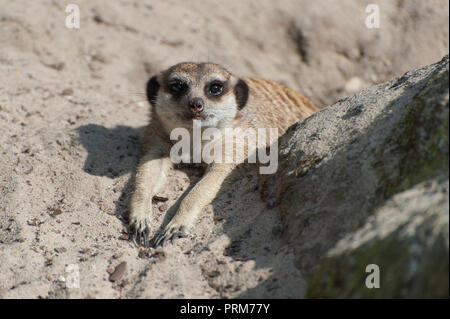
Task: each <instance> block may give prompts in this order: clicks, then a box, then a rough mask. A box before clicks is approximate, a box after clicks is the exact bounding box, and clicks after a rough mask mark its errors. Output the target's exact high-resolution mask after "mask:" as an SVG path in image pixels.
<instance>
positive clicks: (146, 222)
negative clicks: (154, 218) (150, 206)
mask: <svg viewBox="0 0 450 319" xmlns="http://www.w3.org/2000/svg"><path fill="white" fill-rule="evenodd" d="M129 226H130V229H131V230H132V231H133V232H134V238H135V241H136V243H137V244H138V245H143V246H148V244H149V234H150V214H148V213H140V214H137V213H133V214H131V215H130V222H129Z"/></svg>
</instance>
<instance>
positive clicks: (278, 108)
mask: <svg viewBox="0 0 450 319" xmlns="http://www.w3.org/2000/svg"><path fill="white" fill-rule="evenodd" d="M146 94H147V99H148V101H149V102H150V105H151V111H150V123H149V125H148V126H147V127H146V129H145V132H144V136H143V143H142V144H143V156H142V158H141V160H140V162H139V165H138V168H137V172H136V178H135V189H134V193H133V194H132V196H131V201H130V215H129V225H130V228H131V229H133V230H134V231H135V236H136V241H137V242H138V243H139V244H143V245H146V246H147V245H148V244H151V245H153V246H154V247H155V246H159V245H164V244H165V243H166V241H167V240H170V241H172V240H173V239H176V238H180V237H186V236H188V235H189V234H191V232H192V230H193V227H194V223H195V221H196V219H197V216H198V215H199V213H200V212H201V211H202V209H203V208H204V207H205V206H206V205H208V204H209V203H211V202H212V200H213V199H214V198H215V196H216V195H217V193H218V192H219V190H220V188H221V186H222V184H223V182H224V180H225V179H226V177H227V176H228V175H229V174H230V173H231V171H232V170H233V169H234V168H235V167H236V165H237V164H234V163H216V162H213V163H210V164H209V165H207V167H206V170H205V173H204V176H203V177H202V178H201V180H200V181H199V182H198V183H197V184H196V185H195V186H194V187H193V188H192V189H191V190H190V192H189V193H188V194H187V195H186V197H185V198H184V199H183V200H182V201H181V203H180V206H179V208H178V211H177V212H176V214H175V215H174V217H173V218H172V219H171V221H170V222H169V223H168V224H167V226H166V227H165V228H164V229H163V231H162V232H159V233H158V234H157V235H156V236H155V237H154V239H153V241H152V242H151V243H150V241H149V234H150V228H151V226H152V197H153V196H154V195H155V194H156V193H157V192H158V190H159V188H160V187H161V185H162V184H163V183H164V180H165V177H166V173H167V171H168V170H169V168H170V167H171V166H172V165H173V163H172V161H171V159H170V157H169V154H170V149H171V147H172V146H173V141H171V140H170V138H169V137H170V133H171V131H172V130H173V129H175V128H179V127H183V128H186V129H188V130H192V128H193V120H197V121H200V124H201V128H202V129H204V128H207V127H214V128H218V129H221V130H223V129H224V128H243V129H245V128H277V129H278V136H280V135H282V134H283V133H284V132H285V131H286V130H287V128H288V127H289V126H291V125H292V124H294V123H296V122H298V121H299V120H301V119H304V118H306V117H308V116H310V115H312V114H313V113H315V112H317V111H318V110H319V108H318V107H317V106H316V105H314V104H313V103H312V102H311V101H310V100H309V99H308V98H307V97H305V96H304V95H302V94H300V93H298V92H296V91H294V90H293V89H290V88H288V87H287V86H285V85H282V84H279V83H276V82H272V81H267V80H263V79H258V78H239V77H237V76H235V75H233V74H232V73H230V72H229V71H227V70H226V69H225V68H223V67H222V66H220V65H218V64H213V63H192V62H184V63H179V64H176V65H174V66H172V67H170V68H169V69H167V70H165V71H162V72H161V73H159V74H157V75H155V76H152V77H151V78H150V80H149V81H148V82H147V90H146Z"/></svg>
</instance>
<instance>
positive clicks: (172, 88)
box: [167, 79, 188, 97]
mask: <svg viewBox="0 0 450 319" xmlns="http://www.w3.org/2000/svg"><path fill="white" fill-rule="evenodd" d="M167 89H168V91H169V93H170V94H172V95H173V96H175V97H179V96H181V95H182V94H183V93H184V92H186V91H187V89H188V85H187V83H186V82H184V81H183V80H180V79H173V80H170V81H169V83H167Z"/></svg>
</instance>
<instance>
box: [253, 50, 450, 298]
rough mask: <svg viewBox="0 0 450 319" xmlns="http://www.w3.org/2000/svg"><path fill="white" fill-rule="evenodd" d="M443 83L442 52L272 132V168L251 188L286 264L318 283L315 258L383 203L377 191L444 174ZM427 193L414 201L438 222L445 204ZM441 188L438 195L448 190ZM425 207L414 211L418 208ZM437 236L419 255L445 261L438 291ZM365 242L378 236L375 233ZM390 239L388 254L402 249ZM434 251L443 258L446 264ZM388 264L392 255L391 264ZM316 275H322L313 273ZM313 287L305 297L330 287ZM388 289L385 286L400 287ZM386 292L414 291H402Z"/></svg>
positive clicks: (396, 227) (388, 192)
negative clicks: (275, 219)
mask: <svg viewBox="0 0 450 319" xmlns="http://www.w3.org/2000/svg"><path fill="white" fill-rule="evenodd" d="M448 85H449V76H448V56H446V57H444V58H443V59H442V60H441V61H440V62H438V63H435V64H433V65H430V66H427V67H424V68H422V69H418V70H414V71H411V72H408V73H406V74H405V75H403V76H402V77H399V78H397V79H394V80H392V81H390V82H387V83H384V84H380V85H377V86H374V87H371V88H368V89H366V90H363V91H362V92H360V93H358V94H355V95H353V96H350V97H348V98H346V99H343V100H340V101H338V102H337V103H336V104H334V105H332V106H329V107H327V108H325V109H324V110H322V111H320V112H319V113H317V114H315V115H314V116H312V117H310V118H308V119H306V120H304V121H302V122H299V123H297V124H296V125H294V126H293V127H291V128H290V129H289V130H288V132H287V133H286V134H285V135H284V136H283V137H282V138H281V139H280V141H279V146H280V148H279V169H278V172H277V173H276V174H274V175H267V176H264V175H263V176H261V179H260V187H259V189H260V192H261V196H262V198H263V199H264V200H266V201H267V202H268V203H271V204H273V203H275V204H276V205H278V206H279V210H280V214H281V218H282V222H283V236H284V238H285V239H286V240H287V241H288V242H290V243H291V244H292V245H293V246H294V248H295V254H296V258H295V260H296V265H297V266H298V267H299V268H300V269H301V270H302V271H303V273H304V274H305V275H307V276H309V275H313V273H314V271H315V272H316V274H315V276H312V277H311V278H315V280H316V281H315V282H320V280H319V281H317V280H318V279H317V271H321V269H322V271H323V270H324V269H328V270H330V271H335V270H336V269H335V268H327V267H326V266H323V265H322V266H321V267H319V269H317V265H318V264H319V262H320V261H321V259H322V258H323V257H324V256H325V255H326V254H327V252H330V251H331V250H332V249H333V248H335V246H336V244H337V243H338V242H339V241H340V240H342V239H343V238H344V237H345V236H348V235H349V234H351V233H353V232H355V231H357V230H358V229H360V228H361V227H367V223H370V219H368V218H369V217H370V216H372V215H373V214H374V212H375V211H377V208H378V209H381V210H383V208H380V207H383V205H390V204H389V202H386V200H388V199H389V198H391V197H392V196H393V195H395V194H397V193H399V192H402V191H405V190H408V189H411V188H412V187H414V186H415V185H417V184H418V183H420V182H422V181H425V180H429V179H432V178H433V177H436V176H444V177H445V178H446V179H448V156H449V154H448V151H449V145H448V117H449V111H448V110H449V108H448V94H449V89H448ZM445 178H444V179H445ZM447 189H448V187H447ZM411 192H413V193H414V191H413V190H411ZM415 192H417V190H416V191H415ZM427 192H428V191H427V190H426V189H423V193H422V194H421V195H420V196H421V198H422V197H423V198H422V201H423V203H427V202H429V203H430V206H429V209H431V207H437V208H436V209H435V210H436V214H438V215H439V216H440V217H439V218H438V220H442V219H443V220H445V218H446V220H447V225H448V209H447V210H445V209H438V208H439V207H441V206H439V205H437V206H436V205H435V203H434V202H433V201H432V200H431V199H430V198H429V196H428V195H427V194H428V193H427ZM405 196H406V195H405ZM417 196H419V195H417ZM445 196H446V197H447V198H448V192H447V193H446V194H445ZM445 196H444V197H445ZM418 198H419V197H418ZM447 202H448V199H447ZM433 205H435V206H433ZM418 207H419V206H418ZM425 207H428V206H427V205H425ZM404 211H407V212H408V214H412V211H410V210H409V208H408V207H406V206H405V207H402V208H399V209H398V210H397V213H391V214H394V215H395V214H402V212H404ZM426 212H427V210H422V213H423V214H426ZM411 216H412V215H411ZM445 216H446V217H445ZM424 223H427V222H425V221H424ZM364 225H365V226H364ZM381 225H384V224H380V226H379V227H380V228H382V227H384V226H381ZM411 225H415V227H417V229H414V231H413V232H412V234H413V235H411V236H412V237H414V236H419V233H420V232H419V228H420V225H422V224H421V223H413V224H411ZM430 225H431V224H430ZM391 226H392V228H393V229H392V230H391V232H392V233H398V232H399V231H400V228H401V227H403V226H402V224H401V223H398V224H393V225H391ZM411 227H412V226H411ZM427 227H428V226H427ZM429 227H431V226H429ZM447 228H448V226H447ZM376 231H382V229H378V230H376ZM376 231H375V230H374V232H376ZM432 234H436V236H438V234H441V233H440V232H436V233H433V232H432ZM439 236H440V235H439ZM436 240H437V239H436ZM445 240H446V247H447V248H446V249H444V251H445V252H446V253H445V254H443V255H442V254H441V253H442V252H443V251H442V250H439V252H440V253H439V254H437V255H435V254H432V253H431V252H429V251H428V250H427V249H425V250H424V252H423V255H422V256H421V257H423V258H425V257H424V256H428V254H431V256H432V257H433V260H432V261H429V263H430V265H436V266H438V265H439V264H441V265H442V264H443V265H444V268H445V267H446V275H447V280H446V287H447V288H446V295H447V296H448V235H447V237H446V239H445ZM402 242H403V241H402ZM371 244H372V245H375V246H376V245H382V243H381V242H377V241H375V242H372V243H371ZM390 245H393V246H394V247H395V249H397V250H398V253H401V252H404V253H405V254H407V251H408V250H407V249H402V247H403V246H402V245H403V244H400V241H399V243H398V245H397V242H395V243H394V242H390V244H389V245H388V246H387V247H389V246H390ZM352 247H353V246H352ZM360 247H361V246H358V245H356V247H353V248H352V249H359V248H360ZM381 248H383V247H381ZM398 258H399V259H401V258H409V257H407V256H402V255H399V256H398ZM427 258H428V257H427ZM442 260H446V266H445V261H444V262H443V263H442ZM355 262H356V263H357V262H358V260H357V259H356V261H355ZM410 263H411V261H408V262H405V263H404V265H409V264H410ZM395 264H396V260H395V258H392V265H395ZM387 268H388V266H386V265H385V266H384V269H387ZM419 268H420V267H419ZM431 268H433V267H431ZM431 268H430V269H431ZM333 269H334V270H333ZM427 269H428V268H427ZM320 274H321V275H320V277H323V278H325V277H326V274H324V273H323V272H321V273H320ZM328 275H330V274H328ZM363 275H366V274H365V273H363ZM426 275H429V276H432V273H431V272H430V273H427V272H425V273H424V272H422V273H421V275H420V276H422V277H421V278H420V279H417V280H418V281H419V280H422V281H426V278H425V277H423V276H426ZM417 276H419V274H418V275H417ZM413 277H414V275H413ZM342 278H347V277H346V276H344V277H342ZM324 280H325V279H324ZM430 280H431V279H430ZM418 281H417V282H418ZM430 282H433V281H430ZM341 284H342V283H341ZM344 284H345V283H344ZM362 284H364V282H363V283H362ZM319 286H320V287H323V285H322V284H320V285H319ZM325 286H326V285H325ZM316 288H317V287H316ZM403 288H404V287H403ZM317 289H318V290H314V289H311V290H309V291H310V296H313V297H318V296H321V297H326V296H335V295H333V294H326V293H323V291H322V290H321V289H319V288H317ZM336 289H337V288H336ZM396 289H397V290H395V289H393V290H392V291H394V290H395V291H396V292H398V291H399V290H398V289H400V288H399V287H397V288H396ZM427 289H428V290H425V291H422V293H423V295H424V296H430V295H431V293H430V291H432V290H433V287H432V286H427ZM444 290H445V289H444ZM325 291H328V290H325ZM336 291H339V289H337V290H336ZM380 292H382V290H378V293H380ZM391 295H392V296H402V297H410V296H415V295H414V294H413V293H412V292H411V294H408V293H398V294H394V293H392V294H391ZM444 295H445V293H444ZM348 296H360V295H358V294H351V293H349V295H348ZM378 296H381V295H378ZM388 296H389V294H386V297H388Z"/></svg>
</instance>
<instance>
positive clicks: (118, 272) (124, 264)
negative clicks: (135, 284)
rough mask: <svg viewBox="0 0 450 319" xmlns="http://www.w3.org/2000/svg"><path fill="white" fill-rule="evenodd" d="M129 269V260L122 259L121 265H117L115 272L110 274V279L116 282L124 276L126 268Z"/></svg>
mask: <svg viewBox="0 0 450 319" xmlns="http://www.w3.org/2000/svg"><path fill="white" fill-rule="evenodd" d="M126 269H127V262H126V261H122V262H121V263H120V264H119V265H117V266H116V268H115V269H114V272H113V273H111V276H109V281H112V282H116V281H118V280H120V279H121V278H122V277H123V274H124V273H125V270H126Z"/></svg>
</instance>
